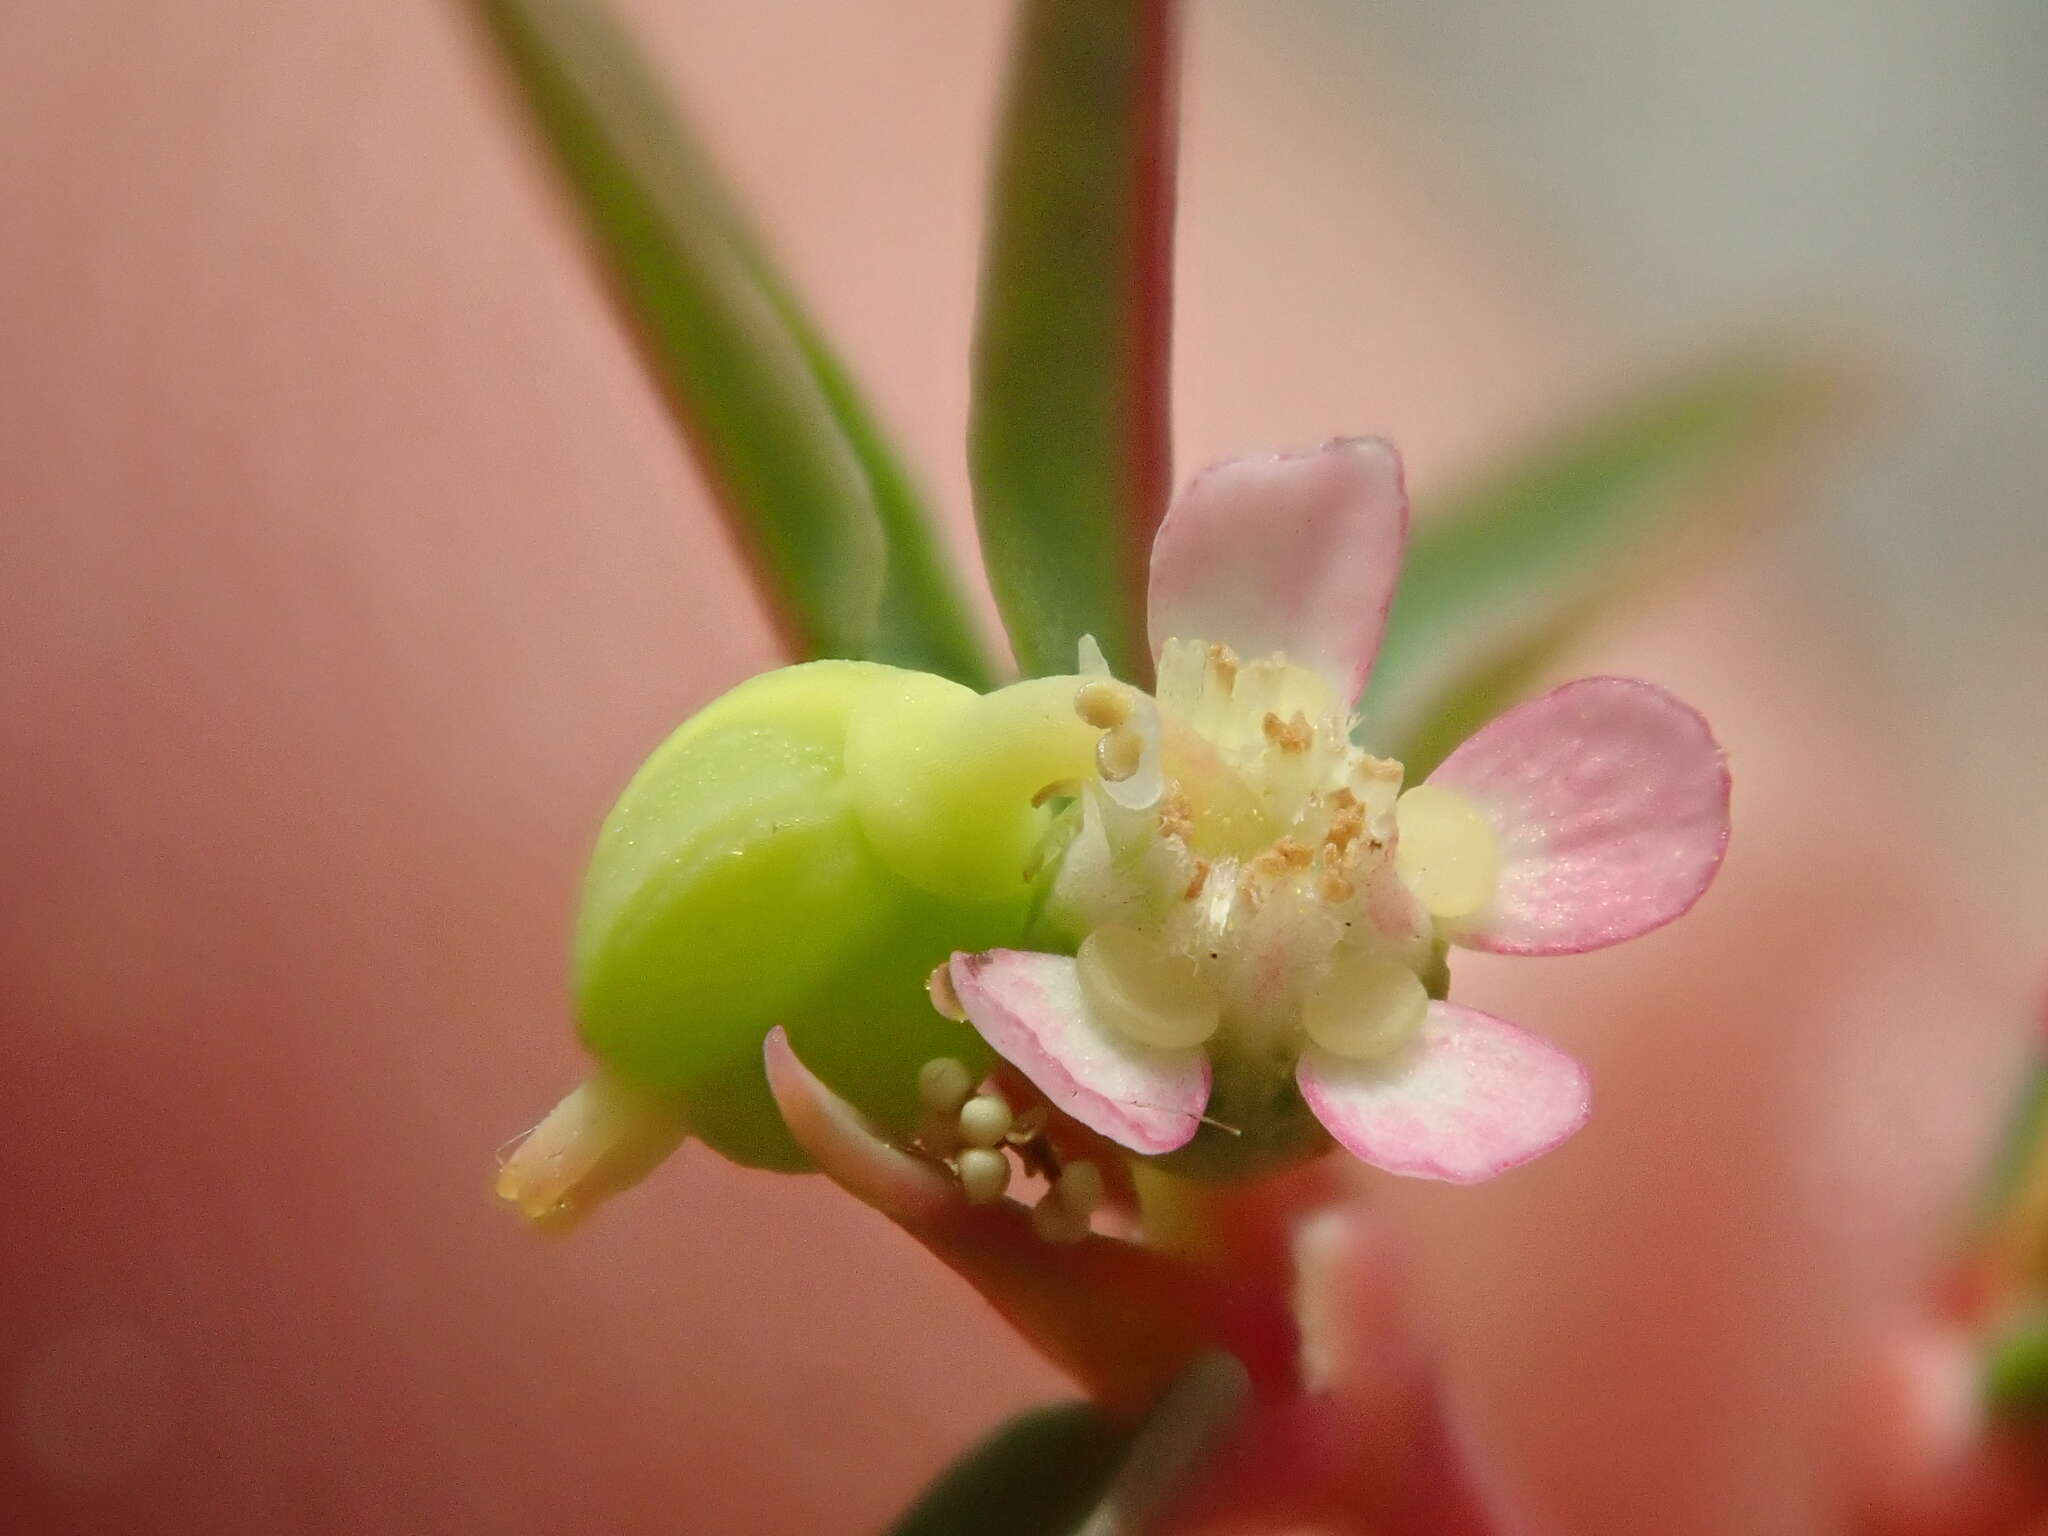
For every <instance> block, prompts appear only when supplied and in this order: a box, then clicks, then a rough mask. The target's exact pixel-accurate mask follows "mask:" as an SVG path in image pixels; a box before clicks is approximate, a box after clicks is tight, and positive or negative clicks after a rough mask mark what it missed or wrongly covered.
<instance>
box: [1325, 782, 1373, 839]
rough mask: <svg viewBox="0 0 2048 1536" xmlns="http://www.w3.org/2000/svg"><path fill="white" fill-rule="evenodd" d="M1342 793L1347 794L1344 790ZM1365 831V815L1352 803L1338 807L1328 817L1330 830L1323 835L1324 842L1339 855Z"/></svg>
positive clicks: (1347, 791)
mask: <svg viewBox="0 0 2048 1536" xmlns="http://www.w3.org/2000/svg"><path fill="white" fill-rule="evenodd" d="M1344 793H1346V794H1349V793H1350V791H1349V790H1346V791H1344ZM1364 830H1365V813H1364V812H1363V811H1361V810H1360V809H1359V808H1358V806H1357V805H1356V804H1355V803H1354V804H1351V805H1345V806H1339V807H1338V808H1337V810H1336V812H1335V813H1334V814H1333V815H1332V816H1331V817H1330V830H1329V831H1328V832H1326V833H1324V834H1323V837H1324V840H1325V841H1326V842H1328V843H1329V845H1330V846H1331V847H1332V848H1335V849H1336V850H1337V851H1338V852H1339V853H1341V852H1343V851H1344V850H1345V849H1346V848H1348V847H1350V846H1351V844H1352V842H1353V841H1354V840H1355V839H1356V838H1357V836H1358V835H1359V833H1361V832H1363V831H1364Z"/></svg>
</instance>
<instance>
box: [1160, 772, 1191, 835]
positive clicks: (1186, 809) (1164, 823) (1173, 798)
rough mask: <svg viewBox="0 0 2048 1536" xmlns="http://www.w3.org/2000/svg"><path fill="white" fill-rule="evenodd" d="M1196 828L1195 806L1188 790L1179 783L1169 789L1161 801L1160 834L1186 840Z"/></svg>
mask: <svg viewBox="0 0 2048 1536" xmlns="http://www.w3.org/2000/svg"><path fill="white" fill-rule="evenodd" d="M1194 830H1195V808H1194V805H1193V804H1192V803H1191V802H1190V801H1189V800H1188V796H1187V791H1186V790H1184V789H1182V788H1181V787H1180V786H1179V785H1178V784H1176V785H1174V786H1173V787H1172V788H1171V789H1169V790H1167V792H1166V793H1165V795H1164V796H1162V797H1161V799H1160V802H1159V835H1160V836H1161V837H1178V838H1180V839H1181V840H1182V841H1186V840H1187V838H1188V836H1189V835H1190V834H1191V833H1193V831H1194Z"/></svg>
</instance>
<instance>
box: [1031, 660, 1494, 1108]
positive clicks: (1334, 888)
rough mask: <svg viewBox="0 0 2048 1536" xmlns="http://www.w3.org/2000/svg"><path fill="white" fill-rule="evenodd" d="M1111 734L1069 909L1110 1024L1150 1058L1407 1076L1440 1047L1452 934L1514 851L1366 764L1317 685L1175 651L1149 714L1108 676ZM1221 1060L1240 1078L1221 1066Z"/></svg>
mask: <svg viewBox="0 0 2048 1536" xmlns="http://www.w3.org/2000/svg"><path fill="white" fill-rule="evenodd" d="M1074 710H1075V713H1076V714H1077V715H1078V716H1079V717H1080V718H1081V719H1082V720H1083V721H1084V722H1085V723H1087V724H1088V725H1089V726H1091V727H1093V728H1095V729H1097V730H1099V731H1101V732H1102V733H1103V734H1102V737H1101V741H1100V743H1099V747H1098V750H1097V752H1096V762H1097V766H1098V769H1099V770H1100V774H1099V778H1098V780H1097V782H1096V783H1095V785H1094V786H1093V787H1092V788H1091V789H1090V790H1089V792H1087V793H1085V794H1083V795H1082V800H1081V806H1080V809H1079V810H1078V812H1077V814H1076V824H1075V827H1074V830H1073V833H1072V840H1071V842H1070V843H1069V844H1068V846H1067V848H1066V851H1065V853H1064V856H1063V862H1062V866H1061V871H1060V875H1059V878H1058V880H1057V882H1056V884H1055V887H1054V891H1053V895H1052V900H1051V904H1050V909H1049V912H1050V916H1051V917H1052V919H1053V921H1054V922H1055V923H1057V924H1059V925H1060V926H1062V927H1064V928H1065V929H1066V930H1067V931H1068V932H1069V933H1070V934H1072V935H1074V936H1076V937H1077V938H1078V939H1079V943H1078V945H1077V949H1076V966H1077V972H1078V979H1079V982H1080V985H1081V988H1082V992H1083V995H1084V997H1085V998H1086V1000H1087V1004H1088V1008H1089V1011H1090V1013H1091V1015H1092V1016H1093V1017H1095V1018H1096V1019H1098V1020H1099V1021H1100V1022H1102V1023H1103V1024H1104V1025H1106V1026H1108V1027H1109V1028H1111V1029H1113V1030H1114V1031H1116V1032H1117V1033H1118V1034H1120V1035H1122V1036H1123V1037H1124V1038H1126V1039H1128V1040H1130V1041H1132V1042H1133V1043H1135V1044H1138V1045H1141V1046H1145V1047H1150V1048H1154V1049H1165V1050H1187V1049H1192V1048H1194V1047H1197V1046H1202V1045H1211V1047H1212V1050H1214V1049H1216V1048H1217V1047H1215V1046H1214V1045H1213V1044H1212V1042H1215V1041H1216V1040H1217V1039H1218V1037H1219V1035H1222V1036H1225V1037H1227V1039H1228V1041H1229V1046H1228V1050H1227V1051H1225V1052H1224V1054H1225V1055H1228V1056H1231V1057H1234V1058H1243V1059H1245V1060H1251V1059H1257V1060H1261V1061H1264V1060H1271V1061H1272V1062H1273V1063H1274V1064H1275V1066H1276V1067H1278V1068H1282V1069H1284V1068H1285V1066H1286V1064H1287V1063H1289V1062H1291V1061H1292V1059H1293V1058H1294V1057H1295V1056H1296V1055H1298V1054H1299V1053H1300V1051H1301V1050H1302V1049H1303V1048H1304V1047H1305V1046H1307V1045H1313V1046H1314V1047H1316V1048H1318V1049H1321V1050H1324V1051H1328V1052H1330V1053H1332V1054H1335V1055H1339V1056H1343V1057H1345V1058H1347V1059H1351V1060H1372V1059H1378V1058H1382V1057H1386V1056H1389V1055H1391V1054H1393V1053H1395V1052H1398V1051H1399V1050H1401V1049H1402V1048H1403V1047H1404V1046H1406V1045H1407V1044H1408V1043H1409V1042H1411V1041H1412V1040H1413V1039H1414V1038H1415V1037H1416V1035H1417V1034H1418V1032H1419V1031H1420V1030H1421V1027H1422V1022H1423V1018H1424V1015H1425V1013H1426V1012H1427V1009H1428V1006H1429V992H1428V989H1427V987H1426V986H1425V984H1424V983H1423V981H1422V980H1421V979H1420V973H1422V972H1423V971H1425V970H1426V969H1427V968H1428V966H1429V965H1430V964H1431V962H1432V958H1433V955H1434V953H1435V939H1436V934H1437V929H1438V925H1440V924H1446V923H1455V922H1458V921H1461V920H1463V919H1466V918H1469V917H1471V916H1473V915H1475V914H1477V913H1478V912H1480V911H1482V910H1483V909H1484V908H1485V906H1486V905H1487V903H1488V902H1490V901H1491V899H1492V896H1493V888H1494V885H1495V884H1496V882H1497V879H1498V869H1499V853H1498V850H1497V848H1496V847H1495V840H1494V834H1493V832H1492V829H1491V827H1490V826H1489V825H1488V824H1487V823H1486V821H1485V819H1484V818H1483V817H1482V816H1481V815H1480V813H1479V812H1478V811H1477V810H1476V809H1475V808H1474V807H1473V806H1471V805H1470V804H1469V803H1468V802H1466V801H1465V800H1463V799H1462V798H1460V797H1459V796H1457V795H1454V794H1451V793H1450V792H1449V791H1446V790H1442V789H1438V788H1435V787H1433V786H1428V785H1424V786H1420V787H1418V788H1416V789H1412V790H1410V791H1408V793H1407V794H1405V795H1403V794H1401V765H1400V764H1399V763H1396V762H1392V761H1390V760H1387V759H1384V758H1378V757H1374V756H1372V755H1371V754H1369V753H1366V752H1363V751H1361V750H1359V749H1358V748H1357V747H1354V746H1353V745H1352V744H1351V739H1350V728H1351V724H1352V721H1351V719H1350V717H1349V714H1348V712H1347V711H1345V710H1344V709H1343V708H1342V707H1341V706H1340V705H1339V703H1338V701H1337V700H1336V699H1335V698H1334V696H1333V695H1332V693H1331V691H1330V688H1329V686H1328V684H1326V683H1325V682H1324V681H1323V679H1322V678H1321V677H1320V676H1319V675H1318V674H1316V673H1314V672H1311V671H1309V670H1307V669H1305V668H1301V667H1296V666H1294V665H1292V664H1290V663H1289V662H1288V661H1287V659H1286V658H1285V657H1284V656H1279V655H1275V656H1270V657H1264V658H1260V659H1257V660H1253V661H1249V662H1247V661H1242V660H1240V659H1239V658H1238V657H1236V656H1235V655H1233V654H1232V653H1231V652H1230V651H1229V650H1228V649H1226V648H1225V647H1223V646H1218V645H1206V644H1201V643H1197V642H1190V641H1181V640H1170V641H1168V642H1167V643H1166V645H1165V646H1164V647H1162V649H1161V653H1160V658H1159V687H1158V692H1157V694H1156V696H1155V698H1146V697H1145V696H1144V695H1143V694H1140V693H1137V692H1135V691H1134V690H1130V689H1127V688H1125V687H1124V685H1122V684H1120V683H1116V682H1113V681H1111V680H1109V679H1108V678H1106V677H1096V678H1092V679H1091V680H1089V681H1087V682H1084V683H1082V684H1081V686H1080V688H1079V690H1078V692H1077V693H1076V695H1075V698H1074ZM1219 1059H1221V1058H1220V1057H1219Z"/></svg>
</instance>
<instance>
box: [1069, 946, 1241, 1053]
mask: <svg viewBox="0 0 2048 1536" xmlns="http://www.w3.org/2000/svg"><path fill="white" fill-rule="evenodd" d="M1074 959H1075V966H1076V971H1077V974H1078V976H1079V979H1080V983H1081V996H1082V998H1083V999H1084V1000H1085V1001H1086V1002H1087V1005H1088V1009H1089V1012H1090V1013H1092V1014H1093V1015H1094V1016H1095V1017H1097V1018H1098V1019H1100V1020H1101V1021H1102V1022H1103V1023H1105V1024H1107V1025H1108V1026H1109V1027H1110V1028H1112V1029H1114V1030H1116V1031H1117V1032H1118V1033H1119V1034H1122V1035H1126V1036H1128V1037H1129V1038H1131V1039H1132V1040H1135V1041H1137V1042H1138V1043H1139V1044H1141V1045H1150V1046H1155V1047H1157V1048H1159V1049H1161V1050H1187V1049H1189V1048H1191V1047H1193V1046H1197V1045H1200V1044H1201V1043H1202V1042H1203V1041H1204V1040H1207V1039H1208V1038H1209V1037H1210V1036H1211V1035H1213V1034H1215V1033H1216V1028H1217V1025H1218V1024H1220V1023H1221V1022H1222V1017H1223V1009H1222V1004H1221V1002H1220V1001H1219V1000H1218V998H1217V996H1216V993H1215V992H1214V990H1213V989H1211V988H1210V986H1209V985H1208V983H1207V982H1205V981H1204V980H1203V979H1202V976H1201V973H1200V972H1199V971H1198V970H1197V969H1196V967H1195V964H1194V962H1193V961H1191V960H1189V959H1188V958H1187V957H1185V956H1183V955H1174V954H1169V953H1167V951H1165V950H1164V949H1162V948H1160V947H1159V945H1158V944H1157V943H1156V942H1154V941H1153V940H1152V939H1150V938H1147V937H1146V936H1145V935H1144V934H1142V933H1139V932H1138V931H1137V930H1135V929H1132V928H1124V927H1120V926H1118V925H1116V924H1104V925H1103V926H1101V927H1099V928H1096V929H1095V930H1094V931H1093V932H1091V933H1090V934H1089V935H1088V937H1087V938H1085V939H1083V940H1082V941H1081V948H1080V950H1079V952H1078V953H1077V954H1076V955H1075V957H1074Z"/></svg>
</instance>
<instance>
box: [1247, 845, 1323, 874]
mask: <svg viewBox="0 0 2048 1536" xmlns="http://www.w3.org/2000/svg"><path fill="white" fill-rule="evenodd" d="M1314 858H1315V851H1314V850H1313V849H1311V848H1310V847H1309V846H1308V845H1307V844H1306V843H1303V842H1299V841H1297V840H1296V839H1294V838H1291V837H1283V838H1281V839H1279V840H1278V841H1277V842H1275V843H1274V844H1273V845H1272V846H1271V847H1270V848H1268V849H1267V850H1266V851H1265V852H1264V853H1262V854H1260V855H1259V856H1258V857H1257V858H1256V859H1253V860H1252V871H1253V873H1255V874H1257V875H1260V876H1262V877H1263V878H1265V879H1267V880H1279V879H1281V878H1283V877H1285V876H1287V875H1290V874H1295V873H1298V872H1299V871H1301V870H1304V869H1307V868H1308V867H1309V864H1310V863H1311V862H1312V861H1313V860H1314Z"/></svg>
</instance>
